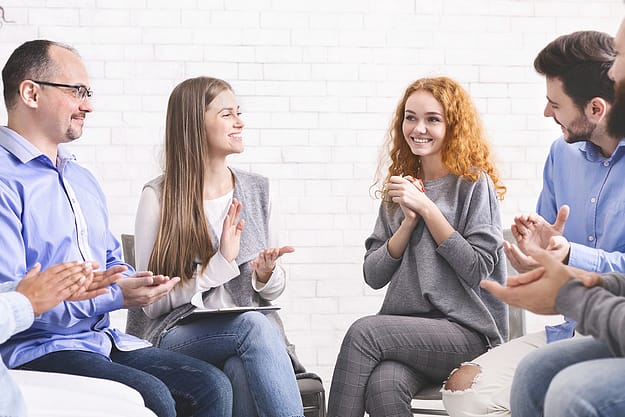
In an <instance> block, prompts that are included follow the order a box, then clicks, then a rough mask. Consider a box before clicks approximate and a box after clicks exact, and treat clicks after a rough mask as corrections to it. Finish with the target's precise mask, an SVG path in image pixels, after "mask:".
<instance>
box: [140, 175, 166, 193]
mask: <svg viewBox="0 0 625 417" xmlns="http://www.w3.org/2000/svg"><path fill="white" fill-rule="evenodd" d="M163 178H164V176H163V175H159V176H158V177H156V178H153V179H151V180H150V181H148V182H146V183H145V184H144V185H143V189H144V190H145V189H146V188H149V189H152V190H154V191H156V192H160V190H161V188H162V186H163Z"/></svg>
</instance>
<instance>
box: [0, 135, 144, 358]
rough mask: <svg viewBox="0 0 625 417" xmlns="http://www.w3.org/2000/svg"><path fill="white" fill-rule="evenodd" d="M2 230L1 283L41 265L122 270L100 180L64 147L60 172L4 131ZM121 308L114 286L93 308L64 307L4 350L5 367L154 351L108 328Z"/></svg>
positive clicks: (0, 150) (0, 139)
mask: <svg viewBox="0 0 625 417" xmlns="http://www.w3.org/2000/svg"><path fill="white" fill-rule="evenodd" d="M0 230H1V231H2V232H1V233H0V247H1V248H2V249H3V253H2V255H1V256H0V282H8V281H15V280H18V279H20V277H23V276H24V275H25V274H26V271H28V270H29V269H30V268H32V266H33V265H34V264H35V263H36V262H40V263H41V265H42V269H43V270H45V269H47V268H48V267H50V266H52V265H54V264H57V263H60V262H65V261H76V260H79V261H83V260H85V261H96V262H98V263H99V264H100V267H101V268H102V269H104V268H107V269H108V268H111V267H113V266H115V265H125V264H124V263H123V262H122V261H121V249H120V245H119V242H118V241H117V239H115V237H114V236H113V234H112V233H111V232H110V231H109V224H108V210H107V208H106V201H105V198H104V195H103V193H102V190H101V189H100V186H99V185H98V183H97V181H96V179H95V177H94V176H93V175H92V174H91V173H90V172H89V171H88V170H86V169H84V168H82V167H81V166H79V165H78V164H76V163H75V158H74V157H73V155H70V154H68V153H67V152H65V151H64V149H63V147H62V146H59V151H58V157H57V166H55V165H54V164H53V163H52V161H51V160H50V158H48V156H46V155H44V154H42V153H41V151H39V150H38V149H37V148H35V147H34V146H33V145H32V144H31V143H30V142H28V141H27V140H26V139H24V138H22V137H21V136H20V135H18V134H17V133H15V132H14V131H12V130H11V129H8V128H6V127H0ZM131 272H133V271H132V268H130V267H129V272H128V273H131ZM122 306H123V294H122V291H121V289H120V288H119V286H117V285H116V284H113V285H111V286H110V288H109V293H108V294H105V295H101V296H99V297H96V298H94V299H92V300H86V301H79V302H63V303H60V304H59V305H57V306H56V307H54V308H53V309H52V310H50V311H48V312H46V313H44V314H42V315H40V316H38V317H37V318H36V319H35V321H34V323H33V325H32V326H31V327H30V328H29V329H28V330H26V331H24V332H21V333H19V334H17V335H15V336H13V337H11V338H10V339H9V340H8V341H7V342H6V343H4V344H3V345H2V346H0V354H1V355H2V359H3V361H4V362H5V364H6V365H7V366H8V367H9V368H15V367H17V366H19V365H21V364H24V363H26V362H29V361H31V360H33V359H35V358H38V357H40V356H43V355H45V354H48V353H50V352H55V351H59V350H83V351H89V352H95V353H100V354H102V355H105V356H108V355H109V353H110V351H111V348H112V343H115V345H116V346H117V347H118V348H119V349H120V350H133V349H137V348H140V347H145V346H150V344H149V343H148V342H146V341H143V340H141V339H138V338H136V337H134V336H130V335H127V334H124V333H122V332H120V331H119V330H117V329H113V328H111V327H110V322H109V315H108V313H109V312H110V311H114V310H117V309H120V308H122Z"/></svg>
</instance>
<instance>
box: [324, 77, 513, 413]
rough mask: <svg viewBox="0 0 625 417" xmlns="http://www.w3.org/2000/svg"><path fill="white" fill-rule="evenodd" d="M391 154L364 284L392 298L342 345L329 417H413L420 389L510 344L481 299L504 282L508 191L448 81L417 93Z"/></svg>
mask: <svg viewBox="0 0 625 417" xmlns="http://www.w3.org/2000/svg"><path fill="white" fill-rule="evenodd" d="M386 145H387V146H386V151H387V152H388V153H386V152H385V155H384V156H385V157H386V158H384V159H385V160H386V159H387V160H388V162H387V161H385V160H383V161H381V162H380V166H379V169H378V176H377V178H376V183H375V184H374V187H377V194H378V195H380V196H381V197H382V203H381V205H380V211H379V215H378V219H377V221H376V224H375V227H374V230H373V233H372V235H371V236H370V237H369V238H368V239H367V240H366V242H365V246H366V249H367V252H366V254H365V260H364V277H365V281H366V283H367V284H368V285H369V286H371V287H372V288H374V289H379V288H383V287H385V286H387V285H388V287H387V290H386V297H385V299H384V302H383V304H382V308H381V309H380V312H379V313H378V314H377V315H374V316H368V317H363V318H361V319H359V320H357V321H356V322H355V323H354V324H352V326H351V327H350V329H349V330H348V331H347V334H346V335H345V338H344V340H343V344H342V346H341V350H340V353H339V356H338V359H337V363H336V367H335V369H334V377H333V380H332V387H331V390H330V397H329V409H328V415H329V416H330V417H337V416H340V417H362V416H363V414H364V411H365V410H366V411H367V412H368V413H369V415H370V416H371V417H377V416H385V417H389V416H406V417H408V416H411V415H412V414H411V413H410V402H411V399H412V396H413V395H414V394H415V393H416V392H417V391H418V390H419V389H421V388H422V387H423V386H424V385H427V384H432V383H438V382H441V383H442V381H443V380H444V379H445V378H446V377H447V375H449V373H450V371H451V370H452V369H454V368H455V367H457V366H458V365H460V364H461V363H462V362H464V361H469V360H471V359H473V358H475V357H477V356H479V355H480V354H482V353H483V352H485V351H486V350H487V349H488V348H490V347H492V346H496V345H498V344H500V343H502V342H504V341H505V340H506V339H507V332H508V330H507V310H506V307H505V305H504V303H502V302H501V301H498V300H497V299H495V298H494V297H492V296H490V294H488V293H487V292H485V291H484V292H483V291H481V290H480V287H479V282H480V281H481V280H483V279H492V280H496V281H498V282H500V283H503V281H504V280H505V271H506V266H505V258H504V254H503V249H502V245H503V237H502V227H501V220H500V214H499V199H500V198H501V196H502V195H503V194H504V193H505V187H503V185H502V184H501V182H500V180H499V178H498V176H497V173H496V170H495V168H494V165H493V163H492V162H491V158H490V150H489V146H488V144H487V141H486V139H485V137H484V134H483V131H482V128H481V124H480V121H479V117H478V114H477V111H476V109H475V107H474V105H473V104H472V102H471V99H470V97H469V95H468V93H467V92H466V91H465V90H464V89H463V88H462V87H461V86H460V85H459V84H458V83H457V82H455V81H454V80H451V79H449V78H445V77H440V78H425V79H420V80H417V81H415V82H414V83H412V84H411V85H410V86H409V87H408V88H407V90H406V92H405V93H404V96H403V98H402V99H401V101H400V102H399V104H398V106H397V109H396V111H395V115H394V119H393V123H392V126H391V128H390V131H389V134H388V139H387V143H386ZM387 167H388V172H387V173H386V174H385V175H384V174H381V173H382V172H383V171H385V170H386V169H387Z"/></svg>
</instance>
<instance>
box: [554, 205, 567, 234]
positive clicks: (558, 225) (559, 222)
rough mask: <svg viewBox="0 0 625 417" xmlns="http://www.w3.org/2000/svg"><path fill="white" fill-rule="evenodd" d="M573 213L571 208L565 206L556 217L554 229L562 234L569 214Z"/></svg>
mask: <svg viewBox="0 0 625 417" xmlns="http://www.w3.org/2000/svg"><path fill="white" fill-rule="evenodd" d="M570 211H571V209H570V207H569V206H567V205H566V204H564V205H563V206H562V207H560V210H558V215H557V217H556V221H555V223H554V224H553V228H554V229H556V230H557V231H559V232H560V233H562V231H563V230H564V225H565V224H566V220H567V219H568V218H569V212H570Z"/></svg>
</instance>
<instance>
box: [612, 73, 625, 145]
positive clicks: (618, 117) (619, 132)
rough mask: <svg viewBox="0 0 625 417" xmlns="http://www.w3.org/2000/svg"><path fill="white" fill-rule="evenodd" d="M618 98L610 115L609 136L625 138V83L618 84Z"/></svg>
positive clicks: (616, 87) (616, 89) (616, 86)
mask: <svg viewBox="0 0 625 417" xmlns="http://www.w3.org/2000/svg"><path fill="white" fill-rule="evenodd" d="M614 89H615V91H616V98H615V99H614V104H612V109H611V110H610V113H609V114H608V134H609V135H610V136H612V137H614V138H619V139H620V138H623V137H625V83H624V82H619V83H616V85H615V87H614Z"/></svg>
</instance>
